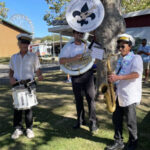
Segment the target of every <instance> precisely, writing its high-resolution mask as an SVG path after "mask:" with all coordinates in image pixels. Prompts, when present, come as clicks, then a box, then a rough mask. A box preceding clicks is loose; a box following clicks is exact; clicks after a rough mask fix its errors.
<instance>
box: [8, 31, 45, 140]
mask: <svg viewBox="0 0 150 150" xmlns="http://www.w3.org/2000/svg"><path fill="white" fill-rule="evenodd" d="M17 39H18V47H19V50H20V51H19V52H18V53H17V54H14V55H13V56H12V57H11V59H10V63H9V67H10V71H9V78H10V84H11V85H12V86H13V87H16V86H20V85H21V84H22V85H24V86H25V85H27V84H28V82H30V81H34V73H36V75H37V77H38V80H43V76H42V73H41V71H40V63H39V59H38V57H37V56H36V54H34V53H31V52H29V51H28V46H29V44H30V42H31V40H32V36H31V35H29V34H25V33H21V34H19V35H17ZM33 83H34V84H35V82H33ZM18 84H19V85H18ZM24 112H25V123H26V134H27V137H28V138H33V137H34V133H33V131H32V124H33V116H32V109H26V110H24ZM22 113H23V110H18V109H16V108H14V119H13V125H14V128H15V131H14V133H13V134H12V136H11V138H12V139H17V138H19V136H20V135H22V134H23V126H22Z"/></svg>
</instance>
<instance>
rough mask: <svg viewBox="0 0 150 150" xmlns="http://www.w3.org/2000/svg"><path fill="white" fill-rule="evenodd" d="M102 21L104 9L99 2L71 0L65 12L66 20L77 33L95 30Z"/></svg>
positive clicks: (93, 0) (97, 0)
mask: <svg viewBox="0 0 150 150" xmlns="http://www.w3.org/2000/svg"><path fill="white" fill-rule="evenodd" d="M103 19H104V7H103V5H102V3H101V1H100V0H80V1H77V0H72V1H71V2H70V3H69V6H68V7H67V11H66V20H67V22H68V24H69V25H70V27H71V28H73V29H74V30H76V31H78V32H90V31H93V30H95V29H96V28H97V27H98V26H99V25H100V24H101V23H102V21H103Z"/></svg>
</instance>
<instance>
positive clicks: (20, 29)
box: [0, 18, 32, 34]
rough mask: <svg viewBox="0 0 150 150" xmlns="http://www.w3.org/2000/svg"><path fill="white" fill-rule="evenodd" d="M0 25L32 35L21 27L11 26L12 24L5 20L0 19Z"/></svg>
mask: <svg viewBox="0 0 150 150" xmlns="http://www.w3.org/2000/svg"><path fill="white" fill-rule="evenodd" d="M0 23H2V24H6V25H9V26H11V27H13V28H15V29H16V30H19V31H21V32H23V33H28V34H32V33H31V32H29V31H27V30H25V29H23V28H21V27H19V26H17V25H15V24H13V23H11V22H9V21H7V20H5V19H2V18H0Z"/></svg>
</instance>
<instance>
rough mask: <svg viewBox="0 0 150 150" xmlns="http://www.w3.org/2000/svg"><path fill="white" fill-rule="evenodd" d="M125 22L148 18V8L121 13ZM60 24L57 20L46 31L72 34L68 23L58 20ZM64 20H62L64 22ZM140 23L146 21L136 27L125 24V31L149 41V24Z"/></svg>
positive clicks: (149, 12)
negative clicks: (55, 24)
mask: <svg viewBox="0 0 150 150" xmlns="http://www.w3.org/2000/svg"><path fill="white" fill-rule="evenodd" d="M123 17H124V19H125V21H126V24H127V25H128V24H129V21H130V24H131V22H133V24H135V21H134V20H136V21H137V18H138V19H139V18H142V19H145V18H146V19H147V18H148V19H149V17H150V9H146V10H140V11H135V12H130V13H127V14H124V15H123ZM60 23H61V24H60V25H58V24H59V22H57V26H54V27H52V28H49V29H48V31H49V32H53V33H61V34H62V35H67V36H72V29H71V27H70V26H69V25H62V22H60ZM65 23H66V22H64V24H65ZM141 23H146V25H141V26H140V24H138V25H139V26H137V27H132V26H130V25H128V26H127V28H126V32H127V33H129V34H131V35H133V36H134V37H140V38H144V37H145V38H147V40H148V41H150V36H149V35H150V25H149V24H148V21H146V22H145V20H144V22H143V21H141Z"/></svg>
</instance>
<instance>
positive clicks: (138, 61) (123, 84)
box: [116, 54, 143, 107]
mask: <svg viewBox="0 0 150 150" xmlns="http://www.w3.org/2000/svg"><path fill="white" fill-rule="evenodd" d="M132 55H133V58H132V60H128V61H126V56H125V57H123V59H122V65H123V67H122V68H123V71H120V73H119V74H118V75H127V74H130V73H132V72H137V73H138V74H139V77H138V78H135V79H128V80H119V81H118V82H117V84H116V86H117V91H116V93H117V96H118V101H119V105H120V106H122V107H126V106H129V105H131V104H133V103H136V104H139V103H140V101H141V94H142V73H143V61H142V58H141V56H139V55H134V54H132ZM126 64H127V65H126Z"/></svg>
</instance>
